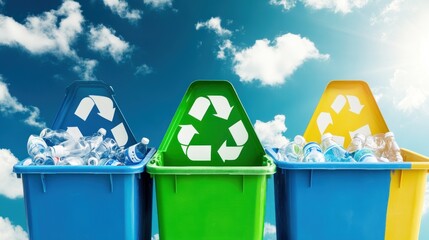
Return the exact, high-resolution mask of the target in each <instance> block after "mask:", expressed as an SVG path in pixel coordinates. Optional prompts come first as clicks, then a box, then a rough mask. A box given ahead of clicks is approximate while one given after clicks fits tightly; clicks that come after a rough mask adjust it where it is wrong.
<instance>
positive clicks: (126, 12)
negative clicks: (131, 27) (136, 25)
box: [103, 0, 142, 22]
mask: <svg viewBox="0 0 429 240" xmlns="http://www.w3.org/2000/svg"><path fill="white" fill-rule="evenodd" d="M103 3H104V5H105V6H107V7H109V8H110V10H111V11H112V12H113V13H116V14H118V15H119V17H121V18H125V19H128V20H129V21H131V22H134V21H137V20H139V19H140V18H141V14H142V12H141V11H140V10H137V9H132V10H131V9H130V8H129V6H128V2H126V1H125V0H103Z"/></svg>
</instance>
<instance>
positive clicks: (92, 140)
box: [84, 128, 106, 151]
mask: <svg viewBox="0 0 429 240" xmlns="http://www.w3.org/2000/svg"><path fill="white" fill-rule="evenodd" d="M104 136H106V129H104V128H100V129H98V131H97V132H96V133H94V135H92V136H88V137H85V138H84V139H85V141H86V142H88V144H89V146H90V147H91V151H93V150H95V149H96V148H97V147H98V146H99V145H100V144H101V142H102V141H103V139H104Z"/></svg>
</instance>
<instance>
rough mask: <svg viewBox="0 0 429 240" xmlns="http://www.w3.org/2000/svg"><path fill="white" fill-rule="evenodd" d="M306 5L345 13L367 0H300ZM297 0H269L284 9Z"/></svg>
mask: <svg viewBox="0 0 429 240" xmlns="http://www.w3.org/2000/svg"><path fill="white" fill-rule="evenodd" d="M300 1H301V2H302V3H303V4H304V5H305V6H306V7H309V8H313V9H316V10H320V9H330V10H332V11H334V12H335V13H338V12H339V13H343V14H347V13H350V12H352V10H353V9H354V8H362V7H364V6H365V5H366V4H367V3H368V0H300ZM296 2H297V0H270V2H269V3H270V4H272V5H277V6H282V7H283V8H284V9H285V10H289V9H291V8H293V7H295V5H296Z"/></svg>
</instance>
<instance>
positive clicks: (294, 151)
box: [279, 135, 305, 162]
mask: <svg viewBox="0 0 429 240" xmlns="http://www.w3.org/2000/svg"><path fill="white" fill-rule="evenodd" d="M304 145H305V139H304V137H303V136H301V135H296V136H295V138H294V139H293V141H292V142H290V143H289V144H288V145H286V147H285V148H283V149H280V150H279V152H280V155H283V156H284V159H285V160H286V161H290V162H302V159H303V158H304V151H303V148H304Z"/></svg>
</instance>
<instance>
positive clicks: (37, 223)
mask: <svg viewBox="0 0 429 240" xmlns="http://www.w3.org/2000/svg"><path fill="white" fill-rule="evenodd" d="M154 153H155V149H153V148H152V149H150V150H149V151H148V153H147V155H146V157H145V159H144V161H142V162H141V163H140V164H138V165H133V166H22V165H20V164H17V165H15V166H14V169H13V170H14V172H15V173H17V175H18V177H21V178H22V181H23V185H24V197H25V208H26V213H27V225H28V232H29V236H30V239H31V240H57V239H61V240H76V239H82V240H83V239H88V240H94V239H118V240H119V239H121V240H122V239H124V240H131V239H132V240H137V239H142V240H143V239H150V234H151V223H152V180H151V179H150V177H149V175H148V174H146V173H144V168H145V165H146V163H147V161H148V160H149V159H150V158H151V157H152V156H153V154H154Z"/></svg>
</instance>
